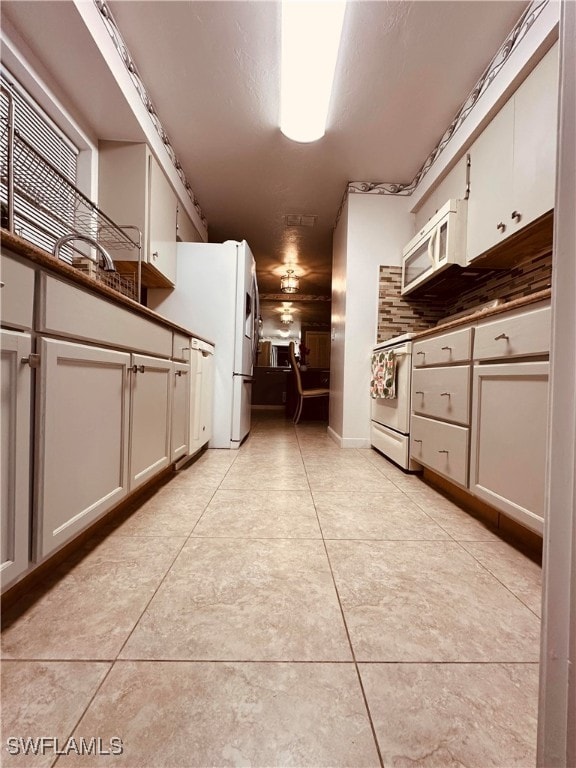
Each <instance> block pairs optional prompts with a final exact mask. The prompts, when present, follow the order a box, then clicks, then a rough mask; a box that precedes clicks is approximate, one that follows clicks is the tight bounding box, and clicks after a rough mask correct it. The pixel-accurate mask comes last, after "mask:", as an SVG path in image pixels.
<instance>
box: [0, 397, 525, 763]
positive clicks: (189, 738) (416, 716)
mask: <svg viewBox="0 0 576 768" xmlns="http://www.w3.org/2000/svg"><path fill="white" fill-rule="evenodd" d="M105 534H107V535H105ZM539 614H540V568H539V566H538V565H537V564H536V563H534V562H533V561H532V560H531V559H530V558H528V557H526V556H525V555H524V554H522V553H521V552H519V551H518V550H517V549H515V548H513V547H512V546H511V545H510V544H508V543H506V542H505V541H503V540H502V539H501V538H500V537H499V536H498V535H497V534H496V532H495V531H493V530H491V529H490V528H489V527H487V526H486V525H485V524H484V523H483V522H481V521H480V520H477V519H475V518H474V517H472V516H471V515H470V514H468V513H466V512H464V511H462V510H461V509H460V508H459V507H458V506H456V505H455V504H453V503H452V502H451V501H449V500H448V499H446V498H444V497H443V496H442V495H440V494H439V493H438V492H436V491H435V490H433V489H432V488H430V487H429V486H428V485H426V484H425V483H423V482H422V481H421V480H420V479H419V478H418V477H415V476H410V475H406V474H405V473H403V472H402V471H401V470H399V469H397V468H396V467H395V466H394V465H392V464H391V463H390V462H388V461H386V460H385V459H384V458H383V457H381V456H380V455H379V454H377V453H376V452H374V451H371V450H357V449H346V450H342V449H339V448H338V447H337V446H336V445H335V443H334V442H332V441H331V440H330V439H329V438H328V436H327V435H326V425H325V424H323V423H318V422H308V423H306V422H303V423H301V424H299V425H298V426H297V427H294V426H293V425H292V423H291V422H290V421H287V420H285V419H284V418H283V417H282V416H280V415H278V414H277V413H276V412H270V411H256V412H255V413H254V425H253V429H252V433H251V435H250V437H249V439H248V440H247V441H246V443H245V444H244V445H243V446H242V447H241V448H240V450H239V451H235V452H233V451H223V450H220V451H217V450H208V451H207V452H206V453H205V454H204V455H203V456H202V457H201V458H200V459H199V460H198V461H197V462H195V463H194V464H193V465H192V466H190V467H189V468H187V469H185V470H183V471H181V472H180V473H178V475H177V476H176V477H175V478H174V479H173V480H171V481H170V482H169V483H168V484H166V485H164V486H163V487H162V488H160V490H159V491H158V492H157V493H156V494H154V495H153V496H152V497H151V498H150V499H149V500H148V501H147V502H146V503H145V504H144V505H143V506H142V507H141V508H140V509H139V510H137V511H136V512H135V513H133V514H132V515H131V516H125V517H124V518H123V520H122V521H121V522H120V524H118V523H115V524H114V525H113V524H110V525H109V526H108V528H107V529H106V530H105V532H104V534H102V535H100V536H99V538H98V541H97V544H96V545H94V543H92V545H91V546H90V547H89V548H88V547H87V548H86V549H85V551H84V552H83V553H81V554H78V555H76V556H74V557H73V558H70V560H69V561H68V562H67V563H65V564H63V565H62V566H60V568H59V574H58V578H55V579H54V580H53V581H52V582H51V583H50V584H49V585H46V586H45V587H44V588H43V589H42V592H41V593H40V591H38V593H37V594H35V595H31V596H30V597H29V598H26V600H25V601H21V603H20V604H17V605H16V606H15V607H14V608H13V609H12V611H11V612H9V614H8V615H7V617H6V619H5V622H4V625H5V629H4V632H3V636H2V641H3V642H2V652H3V663H2V700H3V717H2V721H3V722H2V765H3V766H6V767H8V766H26V767H27V768H30V767H31V766H46V767H48V766H51V765H57V766H58V767H59V768H61V766H82V768H84V767H85V766H118V768H120V767H121V766H131V767H132V768H162V767H165V768H191V767H192V766H203V767H205V768H209V767H215V766H255V767H256V768H264V767H268V768H282V767H283V766H298V767H300V768H317V767H319V766H348V767H349V768H361V767H363V766H375V767H376V766H380V765H384V766H385V767H386V768H392V767H396V768H405V767H406V766H411V767H413V766H426V767H427V768H449V767H450V766H466V767H467V768H488V766H494V767H496V768H533V766H534V765H535V752H536V718H537V693H538V658H539V639H540V638H539V633H540V620H539ZM41 736H48V737H54V738H58V745H57V746H58V748H59V749H60V751H62V752H66V751H69V754H67V755H60V756H58V755H57V751H58V750H57V749H56V748H46V749H44V750H43V751H44V752H45V754H44V755H42V754H39V755H37V756H35V757H30V756H28V757H26V756H25V755H23V754H22V750H21V749H20V754H13V755H12V754H10V753H9V751H8V750H7V746H6V745H7V739H9V738H11V739H14V741H13V742H10V743H11V744H14V745H15V746H14V749H13V751H15V750H16V744H19V743H20V742H18V740H19V739H20V738H23V739H25V738H27V737H31V738H35V737H41ZM72 736H73V737H74V739H75V743H79V742H80V739H81V738H83V739H85V740H86V741H89V740H90V739H92V738H93V737H95V738H96V739H98V738H100V739H101V740H102V747H103V748H102V749H101V752H103V753H104V752H106V751H109V752H110V751H112V750H111V749H108V750H107V749H106V747H108V745H109V744H110V740H111V739H112V738H113V737H116V738H118V739H121V741H122V749H123V752H122V754H101V755H99V756H97V755H84V756H79V755H77V754H74V749H70V750H68V749H67V748H66V749H64V747H66V744H67V743H68V744H69V742H68V739H69V738H70V737H72Z"/></svg>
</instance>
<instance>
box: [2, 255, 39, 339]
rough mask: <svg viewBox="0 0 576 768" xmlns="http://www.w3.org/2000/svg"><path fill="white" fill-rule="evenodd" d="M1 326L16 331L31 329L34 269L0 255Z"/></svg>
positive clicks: (7, 256) (9, 257) (8, 256)
mask: <svg viewBox="0 0 576 768" xmlns="http://www.w3.org/2000/svg"><path fill="white" fill-rule="evenodd" d="M1 275H2V294H1V301H0V312H1V316H2V325H3V326H4V327H8V328H16V329H18V330H27V329H29V328H32V322H33V311H34V280H35V271H34V268H33V267H31V266H30V265H28V264H24V263H23V262H21V261H19V260H18V259H15V258H12V257H11V256H10V255H8V254H7V253H2V263H1Z"/></svg>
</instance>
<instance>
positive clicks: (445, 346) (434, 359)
mask: <svg viewBox="0 0 576 768" xmlns="http://www.w3.org/2000/svg"><path fill="white" fill-rule="evenodd" d="M471 356H472V328H461V329H460V330H458V331H453V332H452V333H443V334H442V335H441V336H434V337H433V338H431V339H424V340H422V341H417V342H416V343H415V344H414V351H413V353H412V360H413V362H414V366H415V367H416V368H420V367H422V366H425V365H442V364H443V363H460V362H466V361H467V360H470V359H471Z"/></svg>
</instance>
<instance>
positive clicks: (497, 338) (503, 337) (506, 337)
mask: <svg viewBox="0 0 576 768" xmlns="http://www.w3.org/2000/svg"><path fill="white" fill-rule="evenodd" d="M509 338H510V337H509V336H506V334H505V333H500V334H498V336H494V341H500V339H506V341H508V339H509Z"/></svg>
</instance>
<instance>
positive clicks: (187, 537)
mask: <svg viewBox="0 0 576 768" xmlns="http://www.w3.org/2000/svg"><path fill="white" fill-rule="evenodd" d="M236 458H237V457H234V461H232V462H231V464H230V466H229V467H228V469H227V470H226V472H225V474H224V477H226V475H227V474H228V472H229V471H230V467H232V465H233V464H234V462H235V461H236ZM224 477H223V478H222V480H223V479H224ZM222 480H221V481H220V483H219V484H218V486H217V487H216V488H215V489H214V492H213V493H212V495H211V496H210V499H209V500H208V502H207V503H206V506H205V507H204V510H203V511H202V514H201V515H200V517H199V518H198V520H197V521H196V523H195V524H194V526H193V528H192V530H191V531H190V533H189V534H188V536H186V537H185V539H184V541H183V543H182V546H181V547H180V548H179V549H178V551H177V552H176V554H175V555H174V557H173V559H172V562H171V563H170V565H169V566H168V568H167V569H166V572H165V573H164V576H163V577H162V578H161V579H160V581H159V582H158V584H157V586H156V588H155V589H154V592H153V594H152V596H151V597H150V599H149V600H148V602H147V603H146V605H145V606H144V608H143V610H142V611H141V613H140V615H139V617H138V618H137V620H136V622H135V623H134V626H133V627H132V629H131V630H130V632H129V633H128V635H127V637H126V638H125V640H124V642H123V643H122V645H121V646H120V648H119V650H118V652H117V653H116V656H115V658H114V659H111V660H100V659H97V660H86V659H73V660H72V661H79V662H80V663H84V664H90V663H96V662H97V663H104V664H109V668H108V670H107V672H106V674H105V675H104V677H103V678H102V680H101V681H100V683H99V685H98V686H97V687H96V689H95V690H94V693H93V694H92V696H91V697H90V700H89V701H88V703H87V704H86V706H85V707H84V709H83V710H82V712H81V713H80V715H79V717H78V719H77V720H76V722H75V724H74V726H73V727H72V728H71V730H70V733H69V736H68V738H71V737H72V734H73V733H74V732H75V731H76V729H77V728H78V727H79V725H80V723H81V722H82V720H83V719H84V717H85V715H86V714H87V712H88V710H89V709H90V707H91V706H92V704H93V702H94V700H95V698H96V696H97V695H98V693H99V691H100V690H101V688H102V686H103V685H104V683H105V682H106V680H107V679H108V677H109V676H110V674H111V672H112V670H113V669H114V667H115V666H116V663H117V662H120V663H122V662H123V661H133V660H131V659H119V658H118V657H119V656H120V654H121V653H122V650H123V649H124V648H125V646H126V643H127V642H128V641H129V639H130V638H131V637H132V635H133V633H134V631H135V630H136V627H137V626H138V624H139V623H140V621H141V619H142V616H143V615H144V613H145V612H146V611H147V609H148V607H149V606H150V603H151V602H152V600H153V599H154V598H155V597H156V595H157V593H158V591H159V589H160V587H161V586H162V584H163V583H164V581H165V580H166V577H167V576H168V574H169V573H170V571H171V570H172V567H173V565H174V563H175V562H176V560H177V559H178V557H179V555H180V554H181V552H182V550H183V549H184V547H185V546H186V544H187V543H188V541H189V540H190V538H191V536H192V533H193V532H194V529H195V528H196V526H197V525H198V523H199V522H200V519H201V518H202V517H203V515H204V513H205V512H206V509H207V508H208V506H209V504H210V502H211V501H212V499H213V498H214V496H215V495H216V492H217V491H218V488H219V487H220V485H221V483H222ZM137 511H138V510H135V512H137ZM132 538H137V537H132ZM153 538H164V537H153ZM19 661H23V659H19ZM39 661H43V662H48V661H51V662H55V663H62V662H63V661H65V660H62V659H39ZM136 661H144V662H148V663H154V662H157V661H161V660H160V659H142V660H136ZM59 760H60V756H59V755H57V756H56V759H55V760H54V761H53V762H51V763H50V768H54V766H56V765H57V764H58V761H59Z"/></svg>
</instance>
